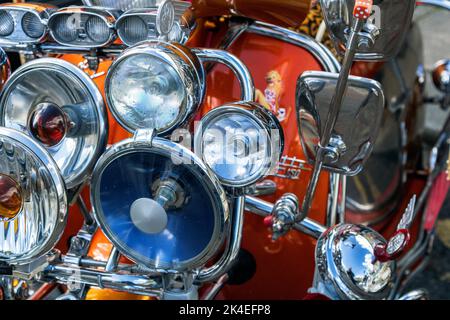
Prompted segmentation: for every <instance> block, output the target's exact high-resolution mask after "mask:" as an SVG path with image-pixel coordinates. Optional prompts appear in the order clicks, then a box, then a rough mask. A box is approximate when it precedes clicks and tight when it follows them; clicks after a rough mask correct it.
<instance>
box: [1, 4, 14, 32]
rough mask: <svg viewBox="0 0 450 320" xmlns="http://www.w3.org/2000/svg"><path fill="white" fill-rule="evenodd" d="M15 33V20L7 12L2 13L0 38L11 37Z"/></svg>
mask: <svg viewBox="0 0 450 320" xmlns="http://www.w3.org/2000/svg"><path fill="white" fill-rule="evenodd" d="M13 31H14V19H13V17H12V16H11V15H10V14H9V13H8V12H6V11H3V10H2V11H0V37H6V36H9V35H10V34H11V33H13Z"/></svg>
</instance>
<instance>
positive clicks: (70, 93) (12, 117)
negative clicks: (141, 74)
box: [0, 58, 107, 189]
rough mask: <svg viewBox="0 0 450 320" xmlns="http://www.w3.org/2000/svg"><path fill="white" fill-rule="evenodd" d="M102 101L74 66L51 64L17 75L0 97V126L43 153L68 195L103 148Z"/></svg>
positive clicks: (41, 62) (33, 65)
mask: <svg viewBox="0 0 450 320" xmlns="http://www.w3.org/2000/svg"><path fill="white" fill-rule="evenodd" d="M105 113H106V112H105V105H104V103H103V98H102V96H101V93H100V92H99V90H98V88H97V87H96V85H95V84H94V83H93V82H92V80H91V79H90V78H89V76H88V75H87V74H86V73H84V71H83V70H81V69H80V68H78V67H77V66H75V65H73V64H71V63H69V62H67V61H64V60H61V59H55V58H41V59H36V60H33V61H30V62H28V63H26V64H24V65H22V66H21V67H20V68H19V69H17V70H16V71H15V72H14V73H13V74H12V75H11V77H10V78H9V80H8V82H7V83H6V85H5V87H4V89H3V92H2V95H1V97H0V125H2V126H5V127H7V128H12V129H16V130H19V131H21V132H24V133H26V134H28V135H31V136H32V137H33V138H34V140H35V141H37V142H40V143H41V145H43V146H45V147H47V151H48V152H49V153H50V155H51V156H52V157H53V159H54V160H55V161H56V163H57V164H58V166H59V169H60V171H61V174H62V176H63V177H64V180H65V182H66V186H67V188H69V189H71V188H74V187H76V186H78V185H79V184H81V183H82V182H84V180H85V179H87V177H88V176H89V174H90V173H91V170H92V169H93V166H94V164H95V162H96V161H97V159H98V157H99V156H100V154H101V153H102V152H103V150H104V148H105V146H106V132H107V121H106V114H105Z"/></svg>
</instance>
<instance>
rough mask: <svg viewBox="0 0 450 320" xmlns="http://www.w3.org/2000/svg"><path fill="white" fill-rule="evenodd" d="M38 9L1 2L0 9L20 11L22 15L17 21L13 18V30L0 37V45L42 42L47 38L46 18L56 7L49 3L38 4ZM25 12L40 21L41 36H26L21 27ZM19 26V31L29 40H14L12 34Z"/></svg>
mask: <svg viewBox="0 0 450 320" xmlns="http://www.w3.org/2000/svg"><path fill="white" fill-rule="evenodd" d="M40 9H41V10H38V9H36V8H34V7H31V6H27V5H20V4H3V5H0V11H6V12H8V13H9V12H10V11H20V12H22V16H21V17H20V20H19V21H16V19H14V17H13V20H14V30H13V32H12V33H11V34H10V35H8V36H6V37H0V45H15V44H33V43H42V42H44V41H45V40H46V39H47V36H48V33H49V32H48V28H47V23H48V20H49V18H50V15H51V14H52V13H53V12H54V11H56V7H53V6H49V5H40ZM26 13H31V14H33V15H35V16H36V17H38V19H39V21H40V22H41V23H42V25H43V26H44V33H43V34H42V36H41V37H39V38H32V37H30V36H28V35H27V34H26V33H25V31H24V30H23V27H22V21H23V17H24V15H25V14H26ZM19 26H20V29H19V30H20V32H21V33H22V34H23V35H24V36H25V37H27V38H28V39H29V40H20V41H15V40H14V39H13V38H14V35H15V34H17V30H18V27H19Z"/></svg>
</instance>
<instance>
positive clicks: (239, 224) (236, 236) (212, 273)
mask: <svg viewBox="0 0 450 320" xmlns="http://www.w3.org/2000/svg"><path fill="white" fill-rule="evenodd" d="M244 205H245V198H244V197H243V196H241V197H237V198H236V199H235V200H234V202H233V216H232V217H231V228H230V236H229V239H228V243H227V247H226V249H225V252H224V253H223V255H222V257H221V258H220V260H219V261H218V262H217V263H216V264H214V265H213V266H212V267H210V268H207V269H202V270H200V272H199V273H198V275H197V277H196V279H195V282H197V283H203V282H209V281H212V280H215V279H217V278H219V277H221V276H222V275H224V274H225V273H227V272H228V270H229V269H230V268H231V267H232V265H233V262H234V261H235V259H236V257H237V255H238V253H239V250H240V248H241V241H242V228H243V225H244Z"/></svg>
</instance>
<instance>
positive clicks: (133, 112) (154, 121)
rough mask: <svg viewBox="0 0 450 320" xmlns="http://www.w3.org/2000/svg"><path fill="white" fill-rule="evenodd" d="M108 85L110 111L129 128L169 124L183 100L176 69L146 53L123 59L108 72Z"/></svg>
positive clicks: (174, 119)
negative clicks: (109, 76) (112, 109)
mask: <svg viewBox="0 0 450 320" xmlns="http://www.w3.org/2000/svg"><path fill="white" fill-rule="evenodd" d="M109 88H110V92H109V93H110V103H112V104H113V106H112V107H113V108H114V111H115V112H116V113H117V114H118V115H119V117H120V118H121V119H122V120H123V121H124V122H125V124H126V125H127V126H128V127H130V128H132V129H137V128H154V129H156V130H160V131H162V130H165V129H167V128H169V127H171V126H172V125H173V124H174V123H176V121H177V119H178V117H179V115H180V109H181V106H182V105H183V103H184V100H185V91H184V85H183V83H182V81H181V79H180V76H179V75H178V73H177V72H176V70H175V69H174V68H173V67H172V66H171V65H169V64H168V63H167V62H164V61H162V60H161V59H159V58H157V57H154V56H151V55H147V54H137V55H133V56H130V57H129V58H127V59H124V60H123V61H122V62H121V63H120V64H119V65H118V66H117V68H116V69H115V70H114V72H113V73H112V75H111V79H110V86H109Z"/></svg>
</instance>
